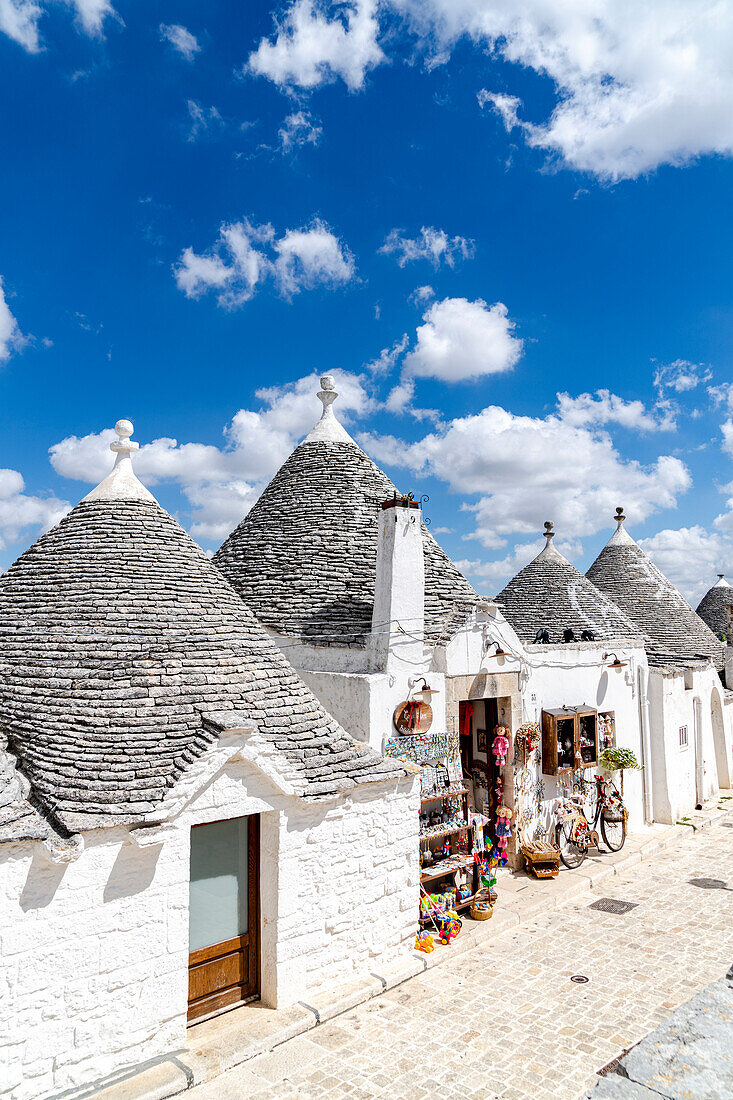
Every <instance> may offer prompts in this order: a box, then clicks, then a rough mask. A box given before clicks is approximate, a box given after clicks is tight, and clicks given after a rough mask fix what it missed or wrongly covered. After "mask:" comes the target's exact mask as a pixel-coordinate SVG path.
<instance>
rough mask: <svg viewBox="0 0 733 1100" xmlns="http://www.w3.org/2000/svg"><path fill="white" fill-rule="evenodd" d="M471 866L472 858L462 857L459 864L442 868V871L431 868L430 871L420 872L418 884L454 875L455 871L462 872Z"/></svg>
mask: <svg viewBox="0 0 733 1100" xmlns="http://www.w3.org/2000/svg"><path fill="white" fill-rule="evenodd" d="M473 866H474V859H473V856H464V857H463V858H462V859H461V860H460V862H457V863H454V864H452V865H451V866H448V867H443V868H442V869H441V868H440V867H433V869H432V870H431V871H421V872H420V882H430V881H432V879H434V878H444V877H445V875H454V874H455V873H456V871H462V870H463V869H464V868H465V867H473Z"/></svg>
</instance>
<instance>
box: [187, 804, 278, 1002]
mask: <svg viewBox="0 0 733 1100" xmlns="http://www.w3.org/2000/svg"><path fill="white" fill-rule="evenodd" d="M259 823H260V821H259V817H258V816H257V815H253V816H252V817H239V818H232V819H230V820H228V821H213V822H210V823H209V824H206V825H195V826H194V827H193V828H192V829H191V877H190V884H189V957H188V1020H189V1023H191V1022H193V1021H196V1020H201V1019H204V1018H206V1017H208V1016H212V1015H214V1014H215V1013H218V1012H222V1011H223V1010H225V1009H227V1008H234V1007H236V1006H237V1005H240V1004H243V1003H244V1002H245V1001H249V1000H253V999H254V998H255V997H257V996H259V992H260V945H259V926H260V921H259V878H260V873H259Z"/></svg>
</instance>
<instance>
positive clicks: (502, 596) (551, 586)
mask: <svg viewBox="0 0 733 1100" xmlns="http://www.w3.org/2000/svg"><path fill="white" fill-rule="evenodd" d="M545 537H546V539H547V542H546V544H545V546H544V548H543V550H542V551H541V552H540V553H539V554H538V555H537V557H536V558H534V560H533V561H531V562H530V563H529V565H525V567H524V569H520V571H519V572H518V573H517V575H516V577H514V578H513V579H512V580H510V581H509V584H508V585H507V586H506V588H504V589H503V590H502V591H501V592H500V593H499V595H498V596H497V597H496V602H497V603H498V604H499V605H500V607H501V611H502V614H503V615H504V617H505V618H506V619H507V620H508V621H509V622H510V623H511V625H512V626H513V627H514V630H515V631H516V633H517V634H518V636H519V638H520V639H521V640H522V641H523V642H525V643H526V642H533V641H534V639H535V637H536V635H537V631H538V630H547V631H548V632H549V635H550V642H551V643H555V642H562V641H563V631H565V630H566V629H570V630H572V631H573V634H574V635H575V640H576V641H581V635H582V633H583V631H585V630H588V631H591V632H592V633H593V635H594V637H595V638H596V639H597V640H599V641H601V640H605V639H608V640H610V639H611V638H634V637H637V636H638V635H639V634H640V631H639V629H638V627H636V626H635V625H634V624H633V623H632V622H631V621H630V620H629V619H628V618H627V617H626V615H624V614H623V612H622V611H620V610H619V609H618V607H616V606H615V604H613V603H612V602H611V600H609V599H608V597H607V596H605V595H604V594H603V592H599V591H598V589H597V588H596V587H595V586H594V585H593V584H591V583H590V581H589V580H588V579H587V578H586V577H584V576H583V574H582V573H581V572H580V571H579V570H578V569H576V568H575V566H574V565H572V564H571V563H570V562H569V561H568V560H567V558H564V557H563V555H562V554H561V553H560V552H559V551H558V550H556V549H555V546H554V545H553V543H552V539H553V537H554V531H553V525H552V523H550V522H548V523H546V524H545Z"/></svg>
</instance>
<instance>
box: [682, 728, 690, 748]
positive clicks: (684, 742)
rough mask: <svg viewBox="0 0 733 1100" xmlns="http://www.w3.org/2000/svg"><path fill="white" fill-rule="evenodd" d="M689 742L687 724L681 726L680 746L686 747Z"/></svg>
mask: <svg viewBox="0 0 733 1100" xmlns="http://www.w3.org/2000/svg"><path fill="white" fill-rule="evenodd" d="M688 744H689V742H688V740H687V726H680V748H681V749H686V748H687V746H688Z"/></svg>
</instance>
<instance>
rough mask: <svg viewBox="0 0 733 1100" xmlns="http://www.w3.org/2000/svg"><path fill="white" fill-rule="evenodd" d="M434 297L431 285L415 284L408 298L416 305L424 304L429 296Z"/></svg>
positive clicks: (428, 299)
mask: <svg viewBox="0 0 733 1100" xmlns="http://www.w3.org/2000/svg"><path fill="white" fill-rule="evenodd" d="M434 297H435V291H434V290H433V288H432V287H431V286H416V287H415V289H414V290H413V292H412V294H411V295H410V298H409V300H410V301H411V302H412V303H413V304H414V305H416V306H424V305H425V303H426V302H429V301H430V299H431V298H434Z"/></svg>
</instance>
